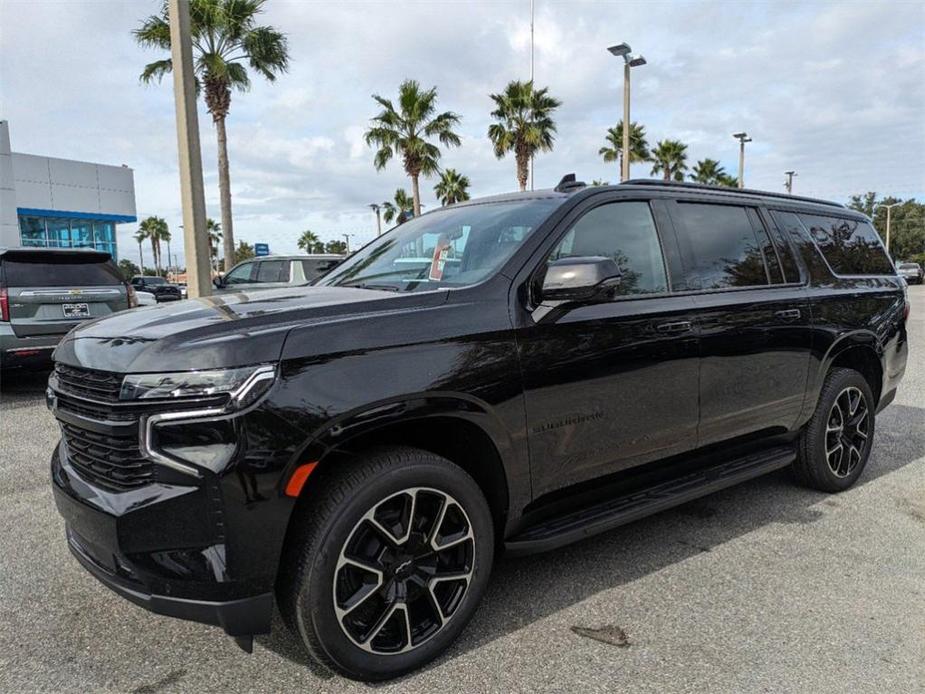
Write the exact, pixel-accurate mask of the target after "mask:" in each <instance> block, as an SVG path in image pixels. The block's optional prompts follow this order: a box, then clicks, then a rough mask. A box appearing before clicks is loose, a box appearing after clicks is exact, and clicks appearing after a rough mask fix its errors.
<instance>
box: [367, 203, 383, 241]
mask: <svg viewBox="0 0 925 694" xmlns="http://www.w3.org/2000/svg"><path fill="white" fill-rule="evenodd" d="M369 209H371V210H372V211H373V212H375V213H376V236H377V237H378V236H382V217H381V216H380V215H379V205H377V204H376V203H370V205H369Z"/></svg>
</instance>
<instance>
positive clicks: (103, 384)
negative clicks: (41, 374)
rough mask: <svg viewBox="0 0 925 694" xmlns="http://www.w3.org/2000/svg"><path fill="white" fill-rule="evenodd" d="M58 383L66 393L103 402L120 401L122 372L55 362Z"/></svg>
mask: <svg viewBox="0 0 925 694" xmlns="http://www.w3.org/2000/svg"><path fill="white" fill-rule="evenodd" d="M55 377H56V378H57V379H58V385H59V386H60V388H61V390H63V391H64V392H66V393H73V394H74V395H77V396H79V397H84V398H89V399H91V400H98V401H101V402H118V401H119V391H120V390H121V389H122V374H117V373H111V372H109V371H96V370H94V369H77V368H74V367H73V366H65V365H64V364H55Z"/></svg>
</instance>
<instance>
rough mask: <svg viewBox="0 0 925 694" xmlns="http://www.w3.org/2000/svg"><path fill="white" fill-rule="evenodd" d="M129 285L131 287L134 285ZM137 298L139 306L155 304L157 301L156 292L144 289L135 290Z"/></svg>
mask: <svg viewBox="0 0 925 694" xmlns="http://www.w3.org/2000/svg"><path fill="white" fill-rule="evenodd" d="M129 286H130V287H131V286H132V285H129ZM135 300H136V301H137V302H138V306H154V305H155V304H156V303H157V298H155V296H154V294H152V293H151V292H146V291H143V290H138V291H137V292H135Z"/></svg>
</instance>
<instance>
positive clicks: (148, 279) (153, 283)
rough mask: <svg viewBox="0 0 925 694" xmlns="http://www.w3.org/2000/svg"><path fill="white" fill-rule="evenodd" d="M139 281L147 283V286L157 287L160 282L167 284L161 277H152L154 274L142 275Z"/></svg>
mask: <svg viewBox="0 0 925 694" xmlns="http://www.w3.org/2000/svg"><path fill="white" fill-rule="evenodd" d="M139 281H140V282H142V283H143V284H146V285H148V286H149V287H159V286H161V285H162V284H167V280H165V279H164V278H163V277H154V276H151V277H142V278H141V279H140V280H139Z"/></svg>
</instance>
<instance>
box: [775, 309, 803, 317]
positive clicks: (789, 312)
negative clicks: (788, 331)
mask: <svg viewBox="0 0 925 694" xmlns="http://www.w3.org/2000/svg"><path fill="white" fill-rule="evenodd" d="M774 315H775V316H777V317H778V318H783V319H784V320H796V319H797V318H799V317H800V309H798V308H790V309H786V310H784V311H775V312H774Z"/></svg>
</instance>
